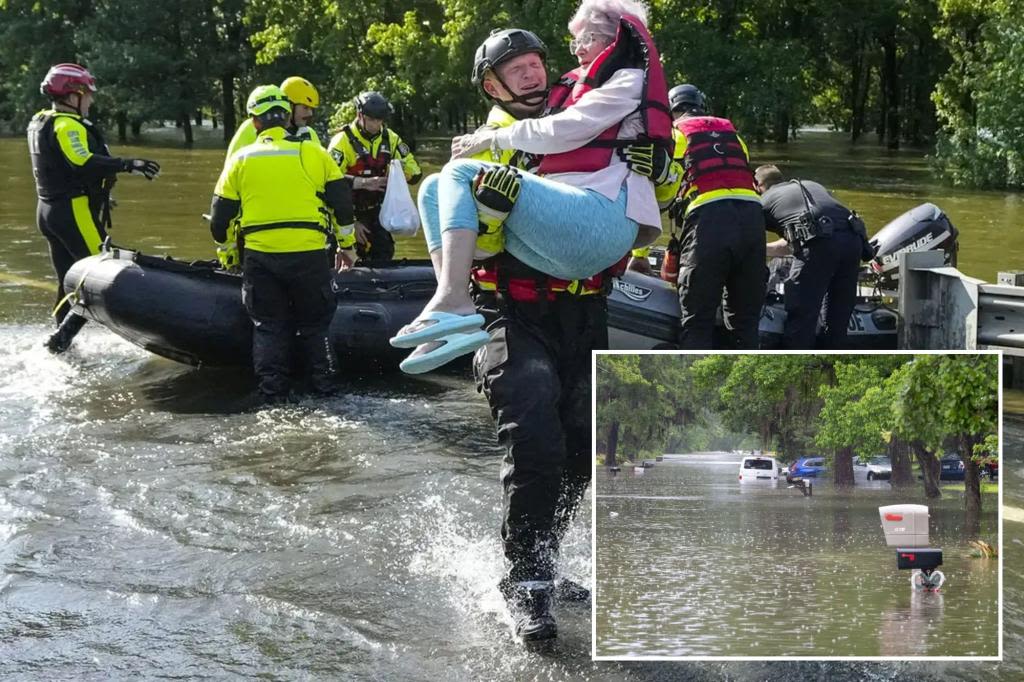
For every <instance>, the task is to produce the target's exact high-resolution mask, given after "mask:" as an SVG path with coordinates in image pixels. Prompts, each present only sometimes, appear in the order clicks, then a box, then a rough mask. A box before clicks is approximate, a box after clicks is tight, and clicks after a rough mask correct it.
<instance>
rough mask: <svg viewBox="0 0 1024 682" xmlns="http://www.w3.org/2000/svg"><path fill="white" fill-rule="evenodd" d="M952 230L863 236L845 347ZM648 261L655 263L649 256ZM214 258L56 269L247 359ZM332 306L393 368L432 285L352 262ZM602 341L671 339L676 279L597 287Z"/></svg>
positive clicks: (168, 328)
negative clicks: (603, 305) (867, 240)
mask: <svg viewBox="0 0 1024 682" xmlns="http://www.w3.org/2000/svg"><path fill="white" fill-rule="evenodd" d="M956 237H957V231H956V228H954V227H953V226H952V225H951V224H950V222H949V220H948V219H947V218H946V216H945V214H943V213H942V211H941V210H939V208H938V207H936V206H934V205H933V204H923V205H921V206H918V207H917V208H915V209H912V210H910V211H908V212H907V213H905V214H904V215H902V216H900V217H899V218H897V219H896V220H894V221H892V222H891V223H889V224H888V225H886V226H885V227H884V228H882V229H881V230H880V231H879V232H878V234H876V235H875V236H874V237H873V238H872V241H874V242H875V243H876V244H877V246H878V255H877V257H876V259H875V260H874V261H872V262H871V263H869V264H868V265H867V266H865V270H864V280H863V283H865V284H867V285H869V286H868V287H866V288H865V290H864V291H865V292H866V293H865V294H864V295H863V296H862V297H861V298H860V302H859V303H858V305H857V308H856V309H855V310H854V313H853V315H852V316H851V317H850V330H849V331H850V334H849V340H850V344H849V347H850V349H851V350H857V349H894V348H896V332H897V327H898V319H899V316H898V313H897V312H896V311H895V310H893V309H892V308H890V307H888V306H887V305H885V304H884V303H883V301H884V298H883V294H885V293H889V294H892V291H889V289H891V288H894V287H895V285H896V280H895V272H896V271H895V268H896V265H895V264H896V254H898V253H901V252H904V251H912V250H929V249H941V250H943V251H945V253H946V255H947V258H946V261H947V262H948V263H950V264H952V265H955V264H956V248H957V242H956ZM656 265H657V263H656ZM214 266H215V263H210V262H196V263H185V262H182V261H177V260H173V259H170V258H156V257H152V256H147V255H144V254H141V253H137V252H134V251H130V250H127V249H121V248H117V247H108V248H107V249H106V250H105V251H104V252H103V253H101V254H99V255H97V256H91V257H89V258H86V259H84V260H81V261H79V262H78V263H76V264H75V265H74V266H73V267H72V268H71V270H70V271H69V272H68V274H67V277H65V280H64V286H65V288H66V289H67V290H69V291H70V290H76V291H77V292H78V303H77V304H76V307H77V310H78V311H79V312H80V313H81V314H83V315H84V316H85V317H87V318H89V319H91V320H94V321H96V322H99V323H100V324H102V325H103V326H105V327H107V328H108V329H110V330H111V331H113V332H114V333H115V334H117V335H119V336H121V337H123V338H125V339H127V340H128V341H131V342H132V343H134V344H136V345H138V346H141V347H143V348H145V349H146V350H149V351H151V352H153V353H156V354H157V355H161V356H163V357H166V358H170V359H172V360H177V361H179V362H183V363H187V364H190V365H207V366H231V365H247V364H250V363H251V345H252V326H251V323H250V321H249V318H248V316H247V315H246V314H245V310H244V309H243V307H242V295H241V288H242V287H241V277H240V276H238V275H234V274H229V273H226V272H223V271H221V270H218V269H216V268H215V267H214ZM334 284H335V292H336V296H337V300H338V308H337V312H336V313H335V315H334V320H333V321H332V322H331V330H330V337H331V341H332V343H333V344H334V348H335V350H336V352H337V353H338V355H339V357H340V358H341V359H342V360H343V361H344V360H347V359H354V360H356V361H360V362H378V363H380V364H381V365H382V366H387V367H394V366H397V364H398V362H399V361H400V360H401V359H402V358H403V357H405V355H406V354H407V353H408V351H406V350H399V349H395V348H392V347H391V346H390V344H388V339H389V338H391V337H392V336H394V335H395V334H396V333H397V332H398V330H399V329H400V328H401V327H402V326H404V325H406V324H408V323H409V322H411V321H412V320H413V318H414V317H415V316H416V315H417V314H418V313H419V311H420V310H421V309H422V308H423V305H424V304H425V303H426V301H427V299H429V298H430V296H431V295H432V294H433V292H434V288H435V287H436V281H435V279H434V272H433V270H432V269H431V267H430V264H429V262H427V261H400V262H396V263H394V264H388V265H385V266H379V267H365V266H359V267H356V268H353V269H351V270H349V271H346V272H343V273H338V274H336V275H335V281H334ZM785 316H786V311H785V309H784V307H783V305H782V284H781V283H780V282H776V283H774V284H773V285H772V286H770V290H769V292H768V297H767V300H766V302H765V307H764V310H763V311H762V314H761V322H760V335H761V345H762V347H764V348H773V347H777V345H778V343H779V340H780V339H781V335H782V327H783V324H784V322H785ZM608 324H609V340H610V344H611V347H612V348H613V349H617V350H644V349H651V348H659V349H660V348H666V349H667V348H674V347H675V344H676V339H677V334H678V329H679V299H678V296H677V293H676V290H675V287H674V286H672V285H670V284H668V283H666V282H664V281H662V280H660V279H658V278H656V277H648V276H646V275H641V274H638V273H635V272H628V273H626V275H625V276H624V277H622V278H621V279H617V280H615V282H614V284H613V290H612V292H611V295H610V296H609V298H608Z"/></svg>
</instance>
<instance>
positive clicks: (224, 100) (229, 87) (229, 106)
mask: <svg viewBox="0 0 1024 682" xmlns="http://www.w3.org/2000/svg"><path fill="white" fill-rule="evenodd" d="M220 94H221V107H222V111H221V114H222V115H223V116H224V141H225V142H230V141H231V138H232V136H233V135H234V134H235V128H237V127H238V124H237V123H236V122H235V77H234V75H232V74H229V73H226V74H224V75H223V76H221V77H220Z"/></svg>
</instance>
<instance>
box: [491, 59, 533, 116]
mask: <svg viewBox="0 0 1024 682" xmlns="http://www.w3.org/2000/svg"><path fill="white" fill-rule="evenodd" d="M489 71H490V72H491V75H493V76H494V80H496V81H498V83H500V84H501V87H503V88H504V89H505V92H506V93H508V96H509V97H511V99H508V100H500V99H498V98H496V97H491V95H489V94H488V93H487V91H486V90H484V94H485V95H487V96H488V97H489V98H490V99H492V100H494V101H495V102H497V103H498V106H500V107H501V108H502V109H505V106H504V105H506V104H511V103H515V104H522V105H523V106H525V107H529V108H531V109H534V108H538V107H540V106H541V105H543V104H544V103H545V102H547V101H548V92H549V91H550V88H545V89H543V90H538V91H537V92H531V93H530V94H529V95H517V94H516V93H514V92H512V88H510V87H508V85H507V84H506V83H505V81H504V80H502V78H501V76H499V75H498V71H497V69H489ZM482 88H483V86H481V89H482ZM505 110H506V111H508V110H507V109H505ZM509 113H512V112H509Z"/></svg>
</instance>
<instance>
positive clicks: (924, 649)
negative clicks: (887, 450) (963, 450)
mask: <svg viewBox="0 0 1024 682" xmlns="http://www.w3.org/2000/svg"><path fill="white" fill-rule="evenodd" d="M740 459H741V456H740V455H737V454H732V453H708V454H697V455H680V456H674V457H673V456H666V457H665V461H664V462H661V463H658V464H656V465H655V466H654V468H652V469H648V470H646V471H645V473H644V474H643V475H642V476H641V475H634V474H633V472H632V471H629V470H627V471H625V472H623V473H622V474H620V475H618V476H615V477H611V476H609V475H608V474H607V472H605V471H601V472H600V475H599V478H598V481H599V483H598V491H597V502H596V517H597V547H598V552H597V566H596V568H597V576H598V580H597V584H598V591H599V594H600V598H599V600H598V609H597V653H598V655H601V656H642V655H647V656H651V655H654V656H996V655H998V636H997V632H998V608H997V597H998V562H997V561H993V560H982V559H972V558H970V557H969V552H970V549H971V548H970V547H969V546H968V545H967V540H968V539H971V538H970V537H965V536H964V535H963V533H962V519H963V511H962V506H963V500H962V496H961V495H960V494H956V493H947V494H946V495H945V496H944V497H943V499H942V500H940V501H939V502H938V503H935V502H932V501H927V502H926V501H925V500H924V499H923V493H922V491H921V490H919V489H915V490H913V491H912V493H910V494H903V495H899V494H894V493H893V492H892V490H891V488H890V486H889V484H888V482H887V481H874V482H870V483H869V482H867V481H866V480H864V470H863V469H859V470H858V474H859V475H860V476H859V478H860V480H859V481H858V484H859V485H858V486H857V487H856V488H855V489H854V490H853V491H842V492H840V491H837V490H836V489H834V488H832V486H831V485H829V482H828V479H827V478H826V479H825V480H819V481H816V482H815V485H814V489H813V495H812V496H810V497H805V496H804V495H803V494H802V493H800V492H799V491H798V490H796V489H791V488H788V486H787V484H786V482H785V480H781V481H778V482H772V481H758V482H756V483H744V484H741V483H739V482H738V481H737V471H738V470H739V462H740ZM910 502H913V503H921V504H928V505H929V508H930V514H931V544H932V546H934V547H941V548H942V549H943V552H944V560H945V561H944V564H943V566H942V570H943V572H944V573H945V575H946V578H947V583H946V585H945V586H944V587H943V588H942V590H941V591H940V592H939V593H935V594H932V593H922V592H914V591H912V590H911V587H910V582H909V572H907V571H902V572H900V571H897V570H896V567H895V564H896V561H895V551H894V550H893V549H890V548H887V547H886V546H885V539H884V536H883V534H882V531H881V527H880V523H879V516H878V507H879V506H883V505H887V504H896V503H910ZM997 504H998V503H997V498H996V496H995V495H986V496H985V499H984V505H985V512H984V514H983V516H982V529H981V537H982V538H984V539H987V540H988V541H989V542H990V543H992V544H995V543H996V542H997V539H998V527H997V524H996V508H997Z"/></svg>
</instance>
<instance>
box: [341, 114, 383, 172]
mask: <svg viewBox="0 0 1024 682" xmlns="http://www.w3.org/2000/svg"><path fill="white" fill-rule="evenodd" d="M341 132H343V133H345V137H347V138H348V143H349V144H350V145H352V150H353V151H354V152H355V153H356V162H355V163H354V164H352V165H351V166H350V167H349V169H348V174H349V175H353V176H357V177H363V178H379V177H380V176H382V175H384V174H385V173H386V172H387V170H388V164H389V163H391V155H392V154H393V152H392V150H391V135H390V133H389V132H388V129H387V128H385V127H383V126H382V127H381V129H380V135H381V140H380V147H378V148H377V156H373V155H372V154H370V150H369V149H367V148H366V145H364V144H363V143H362V141H361V140H360V139H359V138H358V137H356V135H355V133H353V132H352V126H351V125H350V124H346V125H345V126H344V127H343V128H342V129H341ZM371 144H372V142H371Z"/></svg>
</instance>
